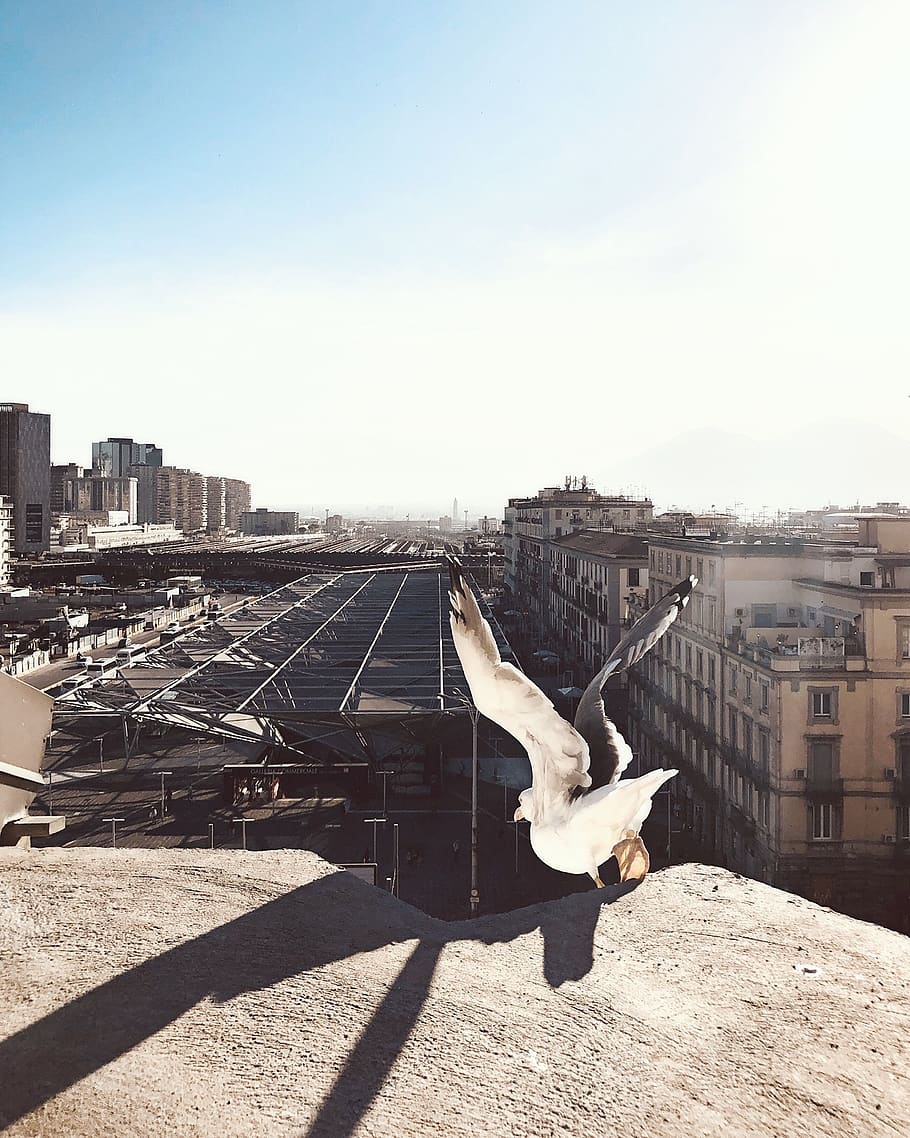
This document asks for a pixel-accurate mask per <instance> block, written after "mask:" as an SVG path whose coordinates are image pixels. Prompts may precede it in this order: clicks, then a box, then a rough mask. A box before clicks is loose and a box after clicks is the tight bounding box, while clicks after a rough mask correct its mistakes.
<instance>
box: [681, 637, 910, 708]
mask: <svg viewBox="0 0 910 1138" xmlns="http://www.w3.org/2000/svg"><path fill="white" fill-rule="evenodd" d="M704 662H705V654H704V652H702V650H701V649H700V648H698V649H696V651H695V675H696V676H697V677H698V678H699V679H701V676H702V672H703V671H704ZM908 694H910V693H908ZM908 714H910V712H908Z"/></svg>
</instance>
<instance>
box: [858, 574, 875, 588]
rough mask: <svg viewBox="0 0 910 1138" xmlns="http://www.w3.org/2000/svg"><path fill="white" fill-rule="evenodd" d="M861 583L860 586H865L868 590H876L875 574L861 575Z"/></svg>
mask: <svg viewBox="0 0 910 1138" xmlns="http://www.w3.org/2000/svg"><path fill="white" fill-rule="evenodd" d="M859 583H860V585H863V586H865V587H866V588H873V589H874V588H875V574H874V573H860V575H859Z"/></svg>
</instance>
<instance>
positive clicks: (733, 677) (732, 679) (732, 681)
mask: <svg viewBox="0 0 910 1138" xmlns="http://www.w3.org/2000/svg"><path fill="white" fill-rule="evenodd" d="M736 673H737V668H736V666H735V665H734V664H731V665H730V691H731V692H732V693H733V695H736Z"/></svg>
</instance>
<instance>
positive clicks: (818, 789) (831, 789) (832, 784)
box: [806, 771, 844, 801]
mask: <svg viewBox="0 0 910 1138" xmlns="http://www.w3.org/2000/svg"><path fill="white" fill-rule="evenodd" d="M806 794H807V796H808V797H809V798H815V799H819V800H822V801H824V800H829V799H832V798H842V797H843V794H844V780H843V779H842V778H835V777H834V775H828V774H813V773H812V772H811V771H810V772H809V774H808V775H807V776H806Z"/></svg>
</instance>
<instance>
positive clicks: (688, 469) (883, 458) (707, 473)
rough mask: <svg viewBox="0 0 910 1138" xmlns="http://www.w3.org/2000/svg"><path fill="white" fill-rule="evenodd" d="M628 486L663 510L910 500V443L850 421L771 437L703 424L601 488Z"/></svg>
mask: <svg viewBox="0 0 910 1138" xmlns="http://www.w3.org/2000/svg"><path fill="white" fill-rule="evenodd" d="M629 485H635V486H636V487H640V488H642V489H643V490H644V492H645V493H647V494H649V495H650V496H651V498H652V499H653V500H654V503H655V506H657V507H658V508H660V509H666V508H670V507H674V506H679V507H686V508H690V509H710V508H711V507H712V506H714V507H716V508H717V509H718V510H721V509H728V508H730V509H732V508H734V507H735V508H737V509H738V510H740V511H742V510H747V511H748V510H761V509H763V508H767V509H768V510H769V511H773V510H778V509H787V508H788V507H793V508H794V509H803V508H807V507H808V508H812V507H820V506H824V505H827V504H829V503H833V504H836V505H841V506H844V507H850V506H853V505H854V504H856V503H861V504H863V505H870V504H874V503H876V502H881V501H901V502H903V503H905V504H907V503H910V442H908V441H907V439H904V438H901V437H899V436H898V435H895V434H892V433H891V432H889V431H885V430H882V429H881V428H879V427H875V426H872V425H870V424H868V423H851V422H848V421H846V420H831V419H828V420H819V422H818V423H817V424H814V425H811V426H804V427H801V428H800V429H798V430H792V431H787V432H784V433H781V434H780V435H777V436H775V437H771V438H764V439H761V438H755V437H753V436H751V435H747V434H744V433H740V432H732V431H724V430H717V429H712V428H708V427H702V428H697V429H695V430H691V431H685V432H683V433H681V434H679V435H676V436H675V437H673V438H672V439H669V440H667V441H665V442H662V443H661V444H660V445H659V446H654V447H651V448H649V449H648V450H646V451H642V452H641V453H640V454H638V455H636V456H634V457H632V458H628V459H624V460H623V461H621V462H618V463H616V464H615V465H613V466H611V467H610V468H609V469H608V470H607V472H606V477H605V478H604V479H603V486H602V487H600V486H599V487H598V489H601V488H603V489H613V488H616V487H620V486H629Z"/></svg>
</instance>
